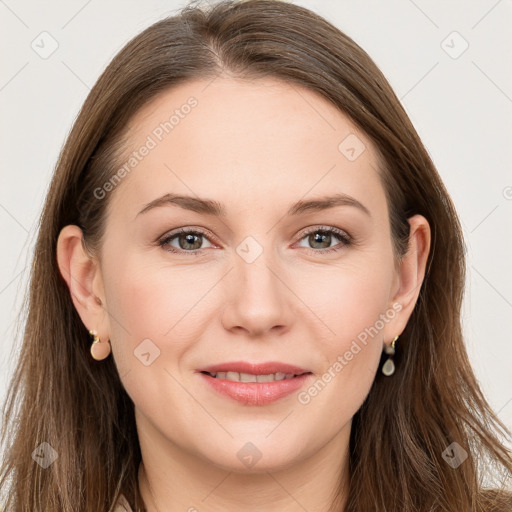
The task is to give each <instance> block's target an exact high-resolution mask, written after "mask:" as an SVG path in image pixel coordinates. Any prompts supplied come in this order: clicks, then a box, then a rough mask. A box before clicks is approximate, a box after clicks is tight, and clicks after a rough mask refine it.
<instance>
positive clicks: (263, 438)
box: [58, 76, 430, 512]
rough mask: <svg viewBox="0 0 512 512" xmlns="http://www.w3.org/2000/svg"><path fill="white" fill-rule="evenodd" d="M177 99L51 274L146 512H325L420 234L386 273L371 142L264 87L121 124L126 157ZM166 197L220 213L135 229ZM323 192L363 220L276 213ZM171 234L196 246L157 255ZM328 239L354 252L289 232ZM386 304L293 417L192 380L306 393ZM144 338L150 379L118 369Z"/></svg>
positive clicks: (402, 317)
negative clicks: (237, 380)
mask: <svg viewBox="0 0 512 512" xmlns="http://www.w3.org/2000/svg"><path fill="white" fill-rule="evenodd" d="M205 87H206V88H205ZM190 96H194V97H195V98H197V100H198V105H197V107H195V108H194V109H192V111H191V112H190V114H188V115H187V116H186V117H184V119H182V120H180V123H179V124H178V125H177V126H176V127H175V128H174V129H173V131H172V132H170V133H169V134H167V135H166V136H165V137H164V138H163V140H162V141H161V142H160V143H159V144H158V145H157V147H156V148H154V149H153V150H151V152H150V153H149V155H148V156H146V157H145V158H144V159H143V160H142V161H141V162H140V163H139V164H138V165H137V166H136V168H135V169H134V170H133V171H132V172H131V173H129V174H128V175H127V176H126V177H125V178H124V179H123V180H122V182H121V183H120V184H119V185H118V186H117V187H116V188H115V190H114V191H112V192H110V193H109V194H110V195H109V197H108V198H107V199H108V200H109V201H110V202H109V208H108V214H107V219H106V232H105V237H104V239H103V245H102V247H101V253H100V254H99V255H95V256H93V255H90V254H88V253H87V252H85V251H84V249H83V247H82V245H81V236H82V234H81V231H80V229H79V228H78V227H77V226H66V227H65V228H64V229H63V230H62V232H61V234H60V237H59V241H58V263H59V267H60V270H61V273H62V275H63V276H64V278H65V279H66V281H67V283H68V286H69V289H70V293H71V296H72V299H73V302H74V304H75V307H76V309H77V311H78V313H79V314H80V316H81V318H82V321H83V323H84V325H85V326H86V327H87V328H88V329H96V330H97V331H98V334H99V337H100V339H101V340H108V339H110V343H111V345H112V355H111V356H110V357H114V359H115V362H116V365H117V367H118V369H119V374H120V376H121V379H122V382H123V385H124V387H125V389H126V391H127V393H128V394H129V396H130V397H131V398H132V400H133V402H134V404H135V410H136V422H137V429H138V433H139V440H140V445H141V450H142V456H143V465H142V466H141V468H140V471H139V482H140V487H141V492H142V495H143V497H144V500H145V502H146V504H147V506H148V510H149V511H151V512H153V511H155V512H158V511H164V510H165V511H171V512H173V511H185V510H190V511H192V510H194V509H196V510H199V511H201V510H210V511H225V510H240V511H256V510H266V511H281V512H282V511H285V512H287V511H299V510H304V509H306V510H311V511H313V510H314V511H327V510H328V505H329V502H330V501H329V500H330V496H331V493H332V492H333V491H334V489H335V488H337V487H338V485H339V484H340V483H341V484H342V486H343V488H344V490H345V492H346V489H347V486H348V484H349V482H348V478H347V472H346V468H347V462H348V456H347V453H348V452H347V449H348V442H349V435H350V429H351V420H352V417H353V415H354V414H355V413H356V412H357V410H358V409H359V407H360V406H361V404H362V403H363V401H364V399H365V397H366V396H367V394H368V392H369V390H370V387H371V385H372V382H373V380H374V378H375V375H376V372H377V371H380V369H379V358H380V355H381V352H382V350H383V347H384V345H385V344H387V345H389V344H390V343H391V341H392V340H393V338H394V337H395V336H396V335H398V334H400V333H401V332H402V331H403V329H404V327H405V325H406V324H407V321H408V319H409V317H410V315H411V312H412V310H413V308H414V305H415V303H416V300H417V298H418V294H419V289H420V285H421V282H422V280H423V278H424V273H425V264H426V259H427V255H428V251H429V247H430V230H429V225H428V223H427V221H426V219H425V218H423V217H422V216H419V215H416V216H414V217H411V218H410V219H409V223H410V225H411V234H410V247H409V252H408V253H407V254H406V256H405V257H404V258H403V260H402V261H401V262H400V264H396V265H395V260H394V255H393V251H392V244H391V233H390V227H389V220H388V219H389V217H388V215H389V213H388V207H387V203H386V198H385V194H384V188H383V185H382V183H381V180H380V177H379V174H378V171H377V168H378V157H377V153H376V151H375V148H374V146H373V145H372V143H371V142H370V140H369V139H368V138H367V137H366V136H365V135H364V134H363V133H361V132H360V131H359V130H358V129H357V128H356V127H355V126H354V125H353V123H352V122H351V121H350V120H349V119H348V118H347V117H346V116H345V115H344V114H342V113H341V112H340V111H339V110H337V109H336V108H335V107H334V106H333V105H331V104H330V103H329V102H327V101H326V100H325V99H323V98H322V97H320V96H317V95H316V94H314V93H312V92H310V91H307V90H305V89H303V88H300V87H298V86H290V85H287V84H285V83H283V82H280V81H278V80H273V79H264V80H263V79H261V80H256V81H254V80H253V81H252V82H244V81H241V80H239V79H233V78H230V77H225V76H223V77H218V78H216V79H215V80H214V81H213V82H212V83H210V84H209V85H208V82H203V81H194V82H189V83H186V84H182V85H180V86H179V87H175V88H173V89H172V90H168V91H165V92H164V93H163V94H161V95H160V96H159V97H157V98H155V99H153V100H152V101H151V102H150V103H148V104H147V105H146V106H145V107H144V108H143V109H142V110H141V111H139V112H138V113H137V115H136V116H134V117H133V118H132V121H131V123H130V125H129V127H128V128H129V130H128V132H127V133H128V137H127V153H129V152H130V151H133V150H135V149H137V148H139V147H140V146H141V145H142V144H144V141H145V140H146V137H147V136H148V135H149V134H151V133H152V131H153V130H154V129H155V127H156V126H158V125H159V124H160V123H161V122H162V121H163V120H165V119H168V118H169V112H172V111H173V110H174V109H176V108H179V107H180V106H181V105H183V104H184V103H185V102H186V100H187V98H189V97H190ZM349 134H355V135H357V137H358V138H359V139H360V141H362V142H363V143H364V145H365V146H366V150H365V151H363V153H362V154H361V155H360V156H359V157H358V158H357V159H356V160H354V161H349V160H348V159H347V158H346V157H345V155H344V154H342V153H341V152H340V150H339V149H338V145H339V144H340V142H341V141H343V140H344V139H345V137H347V136H348V135H349ZM169 192H172V193H175V194H183V195H192V196H194V197H201V198H209V199H214V200H216V201H219V202H221V203H222V204H223V205H224V206H225V208H226V215H225V216H224V217H215V216H212V215H207V214H202V213H197V212H192V211H189V210H185V209H182V208H180V207H178V206H176V205H171V204H167V205H165V206H161V207H157V208H154V209H151V210H149V211H147V212H146V213H143V214H140V215H137V214H138V212H139V211H140V210H142V209H143V208H144V206H145V205H146V204H148V203H149V202H150V201H152V200H154V199H155V198H157V197H160V196H162V195H163V194H166V193H169ZM337 192H339V193H345V194H348V195H350V196H352V197H353V198H355V199H357V200H358V201H359V202H360V203H362V204H363V205H364V206H365V207H366V208H367V209H368V210H369V215H368V214H366V213H365V212H364V211H362V210H361V209H358V208H356V207H354V206H347V205H345V206H337V207H334V208H330V209H326V210H323V211H308V212H305V213H302V214H300V215H297V216H294V217H292V216H287V215H286V212H287V210H288V208H289V207H290V205H291V204H292V203H295V202H296V201H298V200H300V199H312V198H320V197H323V196H325V195H332V194H333V193H337ZM103 200H106V199H103ZM182 227H190V228H203V230H204V231H205V232H206V237H201V236H199V238H198V239H197V240H196V242H195V244H196V245H193V247H192V248H190V246H186V240H182V244H185V248H184V249H183V247H184V245H181V246H180V245H179V238H178V237H176V238H174V241H172V242H171V244H172V246H173V247H174V248H176V249H177V250H179V248H180V247H181V248H182V253H181V254H175V253H171V252H169V251H168V250H166V248H165V247H162V246H159V245H158V239H159V238H162V237H163V235H166V234H167V233H170V232H171V231H173V230H176V229H178V228H182ZM329 227H335V228H338V229H341V230H343V231H345V232H346V233H348V234H349V235H350V236H351V237H352V238H353V243H351V244H349V245H344V244H343V242H342V241H341V240H340V239H338V238H337V235H336V234H331V237H332V238H331V241H330V242H326V243H324V244H322V243H318V242H317V243H316V244H315V241H314V239H313V240H312V239H311V238H310V237H308V236H307V235H305V234H304V232H305V231H306V228H307V229H310V228H311V229H312V230H313V231H314V229H315V228H316V229H317V230H318V229H321V228H324V229H325V228H329ZM248 236H251V237H253V238H254V239H255V240H256V241H257V242H258V243H259V244H260V246H261V249H262V253H261V254H260V255H259V257H258V258H256V259H255V260H254V261H253V262H252V263H248V262H247V261H246V260H244V259H243V258H242V257H240V256H239V254H238V253H237V251H236V249H237V247H238V246H239V244H240V243H241V242H242V241H243V240H244V239H245V238H246V237H248ZM334 246H338V247H339V250H338V251H335V252H330V253H322V250H324V251H325V248H326V247H334ZM198 247H199V248H200V250H199V252H200V255H199V256H197V255H193V254H191V252H193V250H194V249H195V250H196V252H198V250H197V249H196V248H198ZM187 250H188V251H189V252H185V251H187ZM71 276H73V277H71ZM393 304H395V307H396V305H400V306H399V307H400V308H401V309H400V311H399V312H396V314H394V315H393V318H391V319H389V318H388V317H389V316H391V315H388V317H386V318H388V321H387V322H384V327H383V328H382V329H380V330H379V332H378V334H377V335H374V336H373V337H369V339H368V343H367V344H366V345H363V344H362V343H359V345H360V346H361V350H360V351H359V352H358V353H357V354H355V355H354V356H353V358H352V359H351V360H350V361H348V362H347V364H345V365H344V366H343V369H342V370H341V371H338V372H336V375H335V377H334V378H332V379H331V381H330V382H329V383H328V384H327V385H326V386H325V387H324V388H323V389H322V390H321V392H319V393H318V394H317V395H316V396H314V397H312V398H311V400H310V401H309V403H307V404H303V403H300V402H299V401H298V398H297V393H293V394H291V395H289V396H287V397H285V398H282V399H280V400H278V401H276V402H274V403H271V404H268V405H264V406H250V405H244V404H240V403H238V402H235V401H233V400H231V399H229V398H226V397H224V396H222V395H219V394H217V393H216V392H215V391H213V390H211V389H210V387H209V386H206V385H205V384H204V382H203V379H202V377H200V375H199V374H198V373H197V371H196V370H197V369H198V368H200V367H204V366H206V365H211V364H215V363H221V362H225V361H236V360H245V361H250V362H262V361H282V362H287V363H290V364H295V365H297V366H300V367H302V368H305V369H307V370H309V371H311V372H312V373H313V374H314V375H313V377H312V380H313V381H314V380H317V379H318V378H320V377H321V376H322V375H323V374H324V372H326V371H328V369H329V368H332V366H333V364H334V362H335V361H336V360H337V358H338V356H340V355H342V356H343V354H345V353H346V352H347V350H349V349H350V347H351V343H352V342H353V341H354V340H356V339H357V336H358V335H359V334H360V333H361V332H364V331H365V329H366V328H369V327H371V326H374V325H375V324H376V321H377V320H378V319H379V315H382V314H386V312H388V311H390V310H392V309H393ZM147 338H149V339H150V340H152V342H153V343H154V344H155V345H156V346H157V347H158V348H159V350H160V356H159V357H158V358H156V359H155V360H154V362H152V364H150V365H149V366H145V365H144V364H142V363H141V362H140V361H139V360H138V359H137V358H136V357H134V350H135V349H136V347H137V346H138V345H139V344H140V343H141V342H142V340H144V339H147ZM399 343H400V341H398V346H397V349H398V350H399ZM96 364H101V362H98V363H96ZM390 378H392V377H390ZM302 391H303V390H302ZM248 442H250V443H252V444H253V445H255V446H256V447H257V449H258V450H259V452H260V453H261V459H260V460H259V461H258V462H257V463H256V464H255V465H254V466H252V467H246V466H245V465H244V464H243V463H242V462H241V460H240V459H239V458H238V456H237V452H238V451H239V450H240V449H241V448H242V447H243V446H244V445H246V443H248ZM191 507H193V508H191Z"/></svg>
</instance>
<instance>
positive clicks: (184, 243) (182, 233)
mask: <svg viewBox="0 0 512 512" xmlns="http://www.w3.org/2000/svg"><path fill="white" fill-rule="evenodd" d="M205 240H207V241H208V238H207V237H206V234H205V233H203V232H202V231H200V230H198V229H183V228H182V229H180V230H179V231H175V232H174V233H169V234H167V235H165V236H164V238H162V239H161V240H159V242H158V245H160V246H161V247H163V248H164V249H165V250H167V251H169V252H176V253H184V252H189V253H191V254H196V255H198V254H200V251H201V250H202V249H204V248H205V247H202V243H203V242H204V241H205ZM208 243H210V242H209V241H208ZM173 244H174V245H173ZM176 244H177V246H176ZM210 246H213V245H212V244H211V243H210Z"/></svg>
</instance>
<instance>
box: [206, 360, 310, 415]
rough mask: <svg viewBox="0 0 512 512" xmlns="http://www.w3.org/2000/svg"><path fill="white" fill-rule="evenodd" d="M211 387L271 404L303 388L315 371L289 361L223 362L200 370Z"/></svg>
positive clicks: (248, 401)
mask: <svg viewBox="0 0 512 512" xmlns="http://www.w3.org/2000/svg"><path fill="white" fill-rule="evenodd" d="M197 372H198V373H199V374H200V375H201V377H202V379H203V381H204V382H205V384H207V386H208V387H209V388H210V389H212V390H213V391H215V392H216V393H219V394H221V395H223V396H225V397H228V398H229V399H232V400H235V401H237V402H239V403H242V404H244V405H259V406H262V405H267V404H270V403H271V402H274V401H277V400H279V399H281V398H284V397H285V396H288V395H290V394H292V393H293V392H295V391H298V390H300V389H301V388H302V387H303V386H305V385H306V384H308V383H309V382H310V380H311V377H312V376H313V373H312V372H310V371H308V370H306V369H304V368H300V367H298V366H293V365H289V364H286V363H276V362H270V363H248V362H244V361H237V362H231V363H222V364H218V365H214V366H209V367H206V368H201V369H199V370H197Z"/></svg>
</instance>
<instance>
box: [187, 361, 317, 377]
mask: <svg viewBox="0 0 512 512" xmlns="http://www.w3.org/2000/svg"><path fill="white" fill-rule="evenodd" d="M197 371H199V372H208V373H218V372H238V373H251V374H253V375H268V374H270V373H278V372H281V373H286V374H290V373H293V374H294V375H302V374H303V373H310V372H309V370H305V369H304V368H300V367H299V366H294V365H291V364H287V363H280V362H276V361H269V362H265V363H249V362H247V361H231V362H226V363H220V364H213V365H211V366H205V367H203V368H199V369H198V370H197Z"/></svg>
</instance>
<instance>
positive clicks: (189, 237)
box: [180, 233, 199, 249]
mask: <svg viewBox="0 0 512 512" xmlns="http://www.w3.org/2000/svg"><path fill="white" fill-rule="evenodd" d="M184 238H185V245H186V246H188V245H194V238H197V239H199V236H197V235H194V234H191V233H187V234H186V235H184ZM180 240H183V237H181V238H180ZM180 245H181V246H182V247H181V248H182V249H185V248H188V249H190V247H183V244H181V243H180ZM196 245H197V243H196ZM197 248H198V247H192V249H197Z"/></svg>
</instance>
